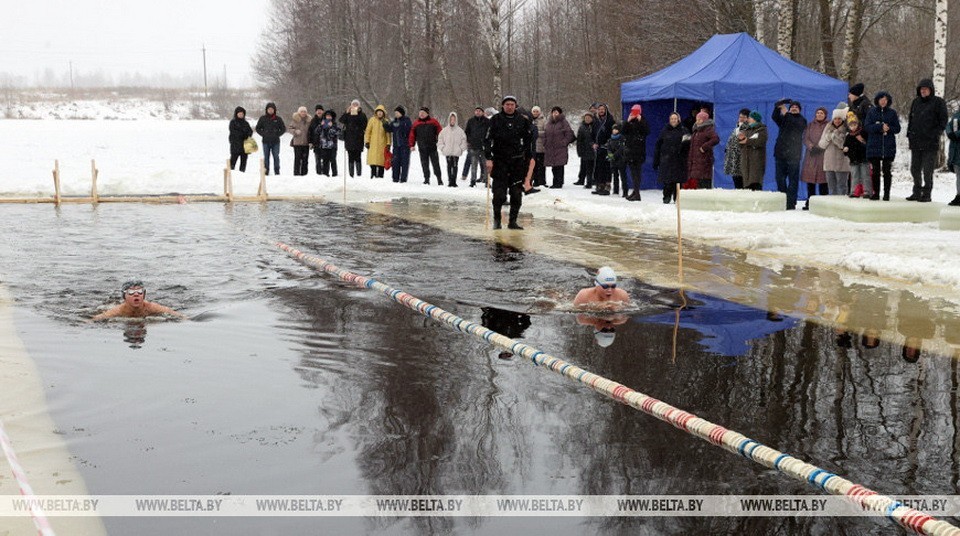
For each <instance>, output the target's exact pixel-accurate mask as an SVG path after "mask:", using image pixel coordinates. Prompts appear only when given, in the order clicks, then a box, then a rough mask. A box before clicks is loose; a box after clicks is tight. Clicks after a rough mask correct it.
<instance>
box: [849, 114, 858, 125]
mask: <svg viewBox="0 0 960 536" xmlns="http://www.w3.org/2000/svg"><path fill="white" fill-rule="evenodd" d="M859 124H860V118H859V117H857V114H855V113H853V112H847V125H859Z"/></svg>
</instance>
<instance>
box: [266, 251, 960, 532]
mask: <svg viewBox="0 0 960 536" xmlns="http://www.w3.org/2000/svg"><path fill="white" fill-rule="evenodd" d="M275 244H276V246H277V247H278V248H280V249H281V250H283V251H285V252H286V253H287V254H289V255H290V256H291V257H293V258H295V259H297V260H298V261H300V262H301V263H303V264H305V265H307V266H310V267H313V268H316V269H318V270H322V271H324V272H326V273H328V274H331V275H334V276H336V277H337V278H338V279H340V280H341V281H345V282H348V283H352V284H355V285H359V286H363V287H366V288H369V289H373V290H377V291H379V292H380V293H381V294H384V295H385V296H387V297H388V298H390V299H391V300H393V301H395V302H396V303H399V304H401V305H404V306H406V307H408V308H410V309H413V310H414V311H417V312H418V313H420V314H422V315H424V316H426V317H428V318H432V319H434V320H436V321H438V322H441V323H444V324H447V325H448V326H450V327H452V328H453V329H455V330H457V331H459V332H462V333H467V334H470V335H473V336H474V337H476V338H478V339H481V340H483V341H485V342H487V343H489V344H492V345H495V346H498V347H500V348H503V349H505V350H508V351H510V352H512V353H514V354H516V355H521V356H523V357H525V358H527V359H529V360H530V361H532V362H533V363H534V364H535V365H538V366H541V367H544V368H546V369H548V370H550V371H552V372H555V373H557V374H560V375H561V376H565V377H567V378H569V379H572V380H574V381H577V382H579V383H581V384H583V385H585V386H587V387H589V388H590V389H592V390H594V391H596V392H598V393H600V394H603V395H605V396H607V397H609V398H612V399H614V400H616V401H617V402H620V403H622V404H626V405H627V406H630V407H632V408H634V409H638V410H640V411H642V412H644V413H646V414H648V415H651V416H653V417H656V418H657V419H660V420H661V421H664V422H666V423H669V424H671V425H673V426H674V427H676V428H679V429H680V430H683V431H684V432H687V433H688V434H690V435H693V436H696V437H698V438H700V439H703V440H704V441H708V442H710V443H712V444H713V445H716V446H718V447H722V448H724V449H726V450H728V451H730V452H732V453H734V454H739V455H741V456H743V457H744V458H747V459H748V460H752V461H754V462H756V463H759V464H760V465H763V466H764V467H768V468H770V469H776V470H777V471H779V472H781V473H783V474H785V475H788V476H790V477H793V478H794V479H796V480H800V481H803V482H807V483H809V484H811V485H813V486H814V487H816V488H818V489H821V490H823V491H825V492H827V493H830V494H832V495H839V496H844V497H847V498H849V499H850V500H851V501H852V502H854V503H856V504H858V505H860V506H861V507H863V508H866V509H868V510H870V511H874V512H882V513H883V514H884V515H885V516H886V517H888V518H890V519H892V520H893V521H895V522H896V523H897V524H899V525H900V526H902V527H904V528H907V529H910V530H913V531H914V532H917V533H919V534H929V535H934V536H947V535H949V536H960V528H957V527H955V526H953V525H951V524H950V523H947V522H946V521H942V520H939V519H936V518H934V517H933V516H930V515H928V514H925V513H923V512H921V511H919V510H915V509H913V508H910V507H907V506H904V505H903V504H901V503H900V502H899V501H897V500H895V499H893V498H891V497H888V496H886V495H881V494H879V493H877V492H876V491H873V490H871V489H868V488H866V487H864V486H861V485H859V484H854V483H853V482H851V481H849V480H847V479H845V478H843V477H841V476H839V475H836V474H834V473H831V472H829V471H826V470H824V469H821V468H819V467H817V466H815V465H811V464H809V463H807V462H804V461H803V460H800V459H798V458H795V457H793V456H791V455H789V454H785V453H783V452H780V451H778V450H776V449H773V448H770V447H768V446H766V445H763V444H761V443H759V442H758V441H754V440H753V439H750V438H748V437H746V436H744V435H743V434H741V433H739V432H736V431H734V430H729V429H727V428H724V427H723V426H720V425H719V424H714V423H712V422H710V421H707V420H705V419H702V418H700V417H697V416H696V415H694V414H692V413H689V412H686V411H683V410H681V409H679V408H675V407H673V406H671V405H670V404H667V403H666V402H663V401H661V400H657V399H656V398H653V397H651V396H648V395H645V394H643V393H641V392H639V391H635V390H633V389H630V388H629V387H627V386H625V385H622V384H620V383H617V382H615V381H612V380H609V379H607V378H604V377H602V376H599V375H597V374H593V373H592V372H589V371H586V370H584V369H582V368H580V367H577V366H576V365H573V364H570V363H567V362H566V361H564V360H562V359H560V358H557V357H554V356H552V355H550V354H547V353H545V352H543V351H542V350H539V349H537V348H535V347H533V346H530V345H528V344H524V343H522V342H519V341H515V340H513V339H511V338H509V337H505V336H503V335H501V334H499V333H497V332H495V331H491V330H489V329H487V328H486V327H484V326H482V325H480V324H477V323H476V322H470V321H468V320H465V319H463V318H460V317H459V316H457V315H455V314H453V313H451V312H448V311H445V310H443V309H441V308H439V307H437V306H436V305H432V304H430V303H427V302H425V301H423V300H421V299H418V298H416V297H414V296H412V295H410V294H408V293H406V292H403V291H402V290H398V289H394V288H392V287H390V286H388V285H385V284H383V283H381V282H379V281H377V280H375V279H371V278H369V277H364V276H361V275H357V274H354V273H352V272H348V271H347V270H344V269H342V268H339V267H337V266H335V265H334V264H332V263H330V262H328V261H326V260H324V259H321V258H319V257H315V256H312V255H308V254H306V253H304V252H302V251H300V250H298V249H296V248H294V247H292V246H289V245H287V244H285V243H283V242H276V243H275Z"/></svg>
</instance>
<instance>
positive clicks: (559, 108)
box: [550, 106, 563, 114]
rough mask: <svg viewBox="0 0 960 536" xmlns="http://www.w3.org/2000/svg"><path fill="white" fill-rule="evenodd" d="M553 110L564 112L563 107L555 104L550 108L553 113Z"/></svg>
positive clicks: (559, 112)
mask: <svg viewBox="0 0 960 536" xmlns="http://www.w3.org/2000/svg"><path fill="white" fill-rule="evenodd" d="M553 112H557V113H558V114H562V113H563V108H561V107H559V106H554V107H553V108H550V113H553Z"/></svg>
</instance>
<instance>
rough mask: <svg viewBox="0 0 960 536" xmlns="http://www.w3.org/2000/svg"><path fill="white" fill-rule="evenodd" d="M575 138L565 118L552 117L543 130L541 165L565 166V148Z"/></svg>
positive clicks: (566, 154)
mask: <svg viewBox="0 0 960 536" xmlns="http://www.w3.org/2000/svg"><path fill="white" fill-rule="evenodd" d="M576 138H577V137H576V136H575V135H574V134H573V129H572V128H571V127H570V123H569V122H568V121H567V118H565V117H564V116H563V114H560V115H558V116H557V118H556V119H554V118H553V117H552V116H551V117H550V119H549V120H548V121H547V125H546V127H544V129H543V136H541V139H542V140H543V165H544V166H546V167H553V166H565V165H567V160H569V154H570V153H569V151H568V150H567V147H569V145H570V144H571V143H573V140H575V139H576Z"/></svg>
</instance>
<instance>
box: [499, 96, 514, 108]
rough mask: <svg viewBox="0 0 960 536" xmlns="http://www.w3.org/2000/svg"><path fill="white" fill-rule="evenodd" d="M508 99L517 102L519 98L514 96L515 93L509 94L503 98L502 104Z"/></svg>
mask: <svg viewBox="0 0 960 536" xmlns="http://www.w3.org/2000/svg"><path fill="white" fill-rule="evenodd" d="M507 101H513V103H514V104H516V103H517V98H516V97H514V96H513V95H507V96H506V97H504V98H503V100H502V101H500V106H503V104H504V103H505V102H507Z"/></svg>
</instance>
